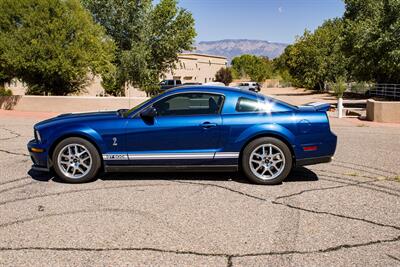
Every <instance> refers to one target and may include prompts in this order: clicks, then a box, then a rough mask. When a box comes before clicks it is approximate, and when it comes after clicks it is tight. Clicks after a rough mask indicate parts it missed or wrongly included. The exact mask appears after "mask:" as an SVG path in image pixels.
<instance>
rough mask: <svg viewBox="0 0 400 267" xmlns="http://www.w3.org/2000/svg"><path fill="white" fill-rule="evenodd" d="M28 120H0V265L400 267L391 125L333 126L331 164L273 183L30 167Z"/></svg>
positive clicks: (398, 130) (397, 155)
mask: <svg viewBox="0 0 400 267" xmlns="http://www.w3.org/2000/svg"><path fill="white" fill-rule="evenodd" d="M36 121H38V119H35V118H34V117H26V118H23V117H16V118H12V117H10V116H3V117H0V156H1V157H0V166H1V167H0V265H5V266H60V265H66V266H99V265H102V266H121V265H129V266H132V265H133V266H143V265H162V266H171V265H182V266H206V265H207V266H265V265H269V266H316V265H324V266H338V265H342V266H399V265H400V180H399V179H400V177H399V175H400V127H386V126H379V125H378V126H377V125H368V124H362V123H361V124H360V123H358V124H354V123H347V122H345V121H339V120H337V119H332V128H333V131H334V132H335V133H336V134H337V135H338V138H339V139H338V140H339V143H338V149H337V153H336V155H335V160H334V161H333V162H331V163H329V164H321V165H315V166H310V167H306V168H299V169H297V170H295V171H294V172H293V173H292V174H291V175H290V177H289V178H288V179H287V181H285V182H283V183H282V184H280V185H277V186H261V185H254V184H251V183H249V182H248V181H247V180H246V179H245V178H244V177H243V176H242V175H241V174H233V173H180V174H179V173H162V174H149V173H148V174H133V173H132V174H126V173H125V174H119V173H115V174H103V175H100V177H99V179H98V180H96V181H94V182H91V183H87V184H76V185H73V184H65V183H61V182H60V181H59V180H58V179H54V177H52V176H51V175H47V174H43V173H39V172H34V171H31V170H30V166H31V161H30V158H29V156H28V152H27V150H26V143H27V142H28V140H30V139H31V138H32V136H33V131H32V126H33V124H34V123H35V122H36Z"/></svg>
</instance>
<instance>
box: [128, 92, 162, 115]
mask: <svg viewBox="0 0 400 267" xmlns="http://www.w3.org/2000/svg"><path fill="white" fill-rule="evenodd" d="M157 96H159V95H156V96H153V97H151V98H149V99H147V100H146V101H144V102H142V103H140V104H138V105H136V106H134V107H133V108H131V109H129V110H127V111H126V112H125V113H124V117H125V116H126V115H128V114H130V113H131V112H132V111H134V110H136V109H139V108H141V107H143V106H144V105H146V104H147V103H149V102H150V101H151V100H153V99H154V98H156V97H157Z"/></svg>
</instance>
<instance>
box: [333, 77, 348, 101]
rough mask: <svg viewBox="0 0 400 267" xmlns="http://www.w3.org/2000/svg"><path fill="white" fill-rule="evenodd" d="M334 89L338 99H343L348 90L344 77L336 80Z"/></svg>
mask: <svg viewBox="0 0 400 267" xmlns="http://www.w3.org/2000/svg"><path fill="white" fill-rule="evenodd" d="M332 89H333V92H334V94H335V96H336V97H337V98H342V97H343V94H344V92H345V91H346V89H347V84H346V81H345V79H344V78H343V77H339V78H337V79H336V82H335V83H333V84H332Z"/></svg>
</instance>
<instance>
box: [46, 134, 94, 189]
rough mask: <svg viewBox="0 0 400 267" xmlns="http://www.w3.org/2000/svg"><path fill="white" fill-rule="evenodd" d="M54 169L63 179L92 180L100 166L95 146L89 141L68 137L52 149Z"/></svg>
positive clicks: (79, 181)
mask: <svg viewBox="0 0 400 267" xmlns="http://www.w3.org/2000/svg"><path fill="white" fill-rule="evenodd" d="M53 163H54V171H55V172H56V173H57V175H58V177H60V178H61V179H62V180H63V181H65V182H69V183H84V182H88V181H90V180H92V179H93V178H94V177H95V176H96V174H97V172H98V170H99V169H100V166H101V160H100V156H99V153H98V152H97V149H96V147H95V146H94V145H93V144H92V143H90V142H89V141H87V140H85V139H82V138H78V137H70V138H66V139H64V140H62V141H61V142H60V143H59V144H58V145H57V146H56V148H55V149H54V153H53Z"/></svg>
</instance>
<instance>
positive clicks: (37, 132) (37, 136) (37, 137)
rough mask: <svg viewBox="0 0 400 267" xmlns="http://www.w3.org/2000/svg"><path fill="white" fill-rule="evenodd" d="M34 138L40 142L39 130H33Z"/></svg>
mask: <svg viewBox="0 0 400 267" xmlns="http://www.w3.org/2000/svg"><path fill="white" fill-rule="evenodd" d="M35 139H36V140H37V141H39V142H42V138H41V137H40V134H39V131H38V130H35Z"/></svg>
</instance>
